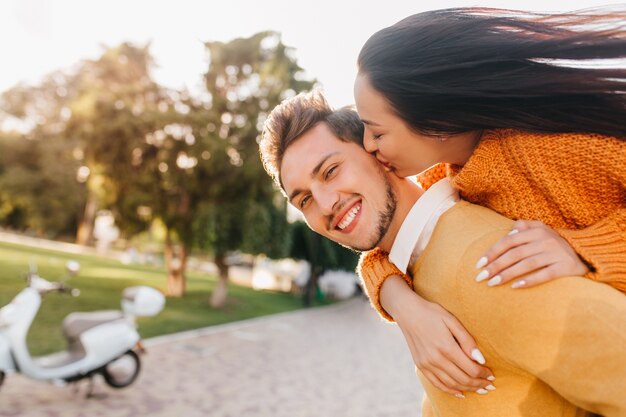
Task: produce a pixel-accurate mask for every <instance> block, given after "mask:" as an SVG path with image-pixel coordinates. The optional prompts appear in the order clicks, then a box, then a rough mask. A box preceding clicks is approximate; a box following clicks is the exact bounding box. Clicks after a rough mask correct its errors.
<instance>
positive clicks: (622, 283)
mask: <svg viewBox="0 0 626 417" xmlns="http://www.w3.org/2000/svg"><path fill="white" fill-rule="evenodd" d="M557 232H558V233H559V234H560V235H561V236H563V238H564V239H565V240H567V241H568V242H569V244H570V245H571V246H572V248H574V250H575V251H576V252H577V253H578V255H579V256H580V257H581V258H582V259H583V260H584V261H585V262H587V264H588V265H590V266H591V267H592V271H591V272H590V273H589V274H588V277H589V278H591V279H593V280H596V281H602V282H605V283H608V284H610V285H612V286H613V287H615V288H617V289H618V290H620V291H622V292H626V208H623V209H619V210H617V211H615V212H613V213H611V214H610V215H609V216H607V217H605V218H603V219H601V220H600V221H598V222H597V223H595V224H592V225H591V226H589V227H586V228H584V229H579V230H567V229H559V230H557Z"/></svg>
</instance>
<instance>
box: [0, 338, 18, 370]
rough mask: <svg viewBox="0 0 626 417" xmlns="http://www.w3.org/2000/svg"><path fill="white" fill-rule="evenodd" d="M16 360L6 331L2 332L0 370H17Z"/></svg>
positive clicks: (0, 339)
mask: <svg viewBox="0 0 626 417" xmlns="http://www.w3.org/2000/svg"><path fill="white" fill-rule="evenodd" d="M15 370H16V369H15V361H13V356H11V344H10V343H9V338H8V337H7V335H6V334H4V332H0V371H3V372H7V371H15Z"/></svg>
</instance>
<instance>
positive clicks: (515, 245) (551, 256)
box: [476, 220, 589, 288]
mask: <svg viewBox="0 0 626 417" xmlns="http://www.w3.org/2000/svg"><path fill="white" fill-rule="evenodd" d="M476 268H477V269H479V270H480V271H479V272H478V275H477V276H476V281H478V282H481V281H485V280H488V281H487V285H489V286H490V287H491V286H495V285H500V284H504V283H507V282H510V281H512V280H515V281H514V282H513V284H512V287H513V288H529V287H533V286H535V285H538V284H542V283H544V282H547V281H550V280H553V279H555V278H559V277H564V276H568V275H585V274H586V273H587V272H589V268H588V267H587V265H586V264H585V263H584V262H583V261H582V260H581V259H580V258H579V257H578V255H577V254H576V252H575V251H574V250H573V249H572V248H571V246H570V245H569V243H568V242H567V241H566V240H565V239H563V238H562V237H561V236H560V235H559V234H558V233H556V232H555V231H554V230H552V229H551V228H550V227H548V226H546V225H545V224H543V223H542V222H539V221H526V220H519V221H517V222H515V224H514V226H513V230H512V231H511V233H509V234H508V235H507V236H505V237H503V238H502V239H500V240H499V241H498V242H497V243H496V244H495V245H493V246H492V247H491V249H489V251H488V252H487V253H486V254H485V256H483V257H482V258H481V259H480V260H479V261H478V263H477V264H476ZM526 274H527V275H526ZM522 275H526V276H525V277H524V278H523V279H518V278H520V277H521V276H522Z"/></svg>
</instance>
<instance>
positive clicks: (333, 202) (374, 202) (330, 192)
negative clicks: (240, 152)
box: [280, 123, 397, 251]
mask: <svg viewBox="0 0 626 417" xmlns="http://www.w3.org/2000/svg"><path fill="white" fill-rule="evenodd" d="M387 175H388V174H386V173H385V172H384V171H383V170H382V168H381V166H380V165H379V164H378V162H377V161H376V158H374V157H373V156H372V155H370V154H368V153H367V152H366V151H365V150H364V149H363V148H362V147H360V146H359V145H357V144H356V143H352V142H343V141H341V140H340V139H338V138H337V137H336V136H335V135H334V133H333V132H332V131H331V130H330V128H329V127H328V126H327V125H326V124H325V123H319V124H318V125H316V126H315V127H314V128H312V129H310V130H309V131H308V132H307V133H305V134H304V135H302V136H301V137H300V138H298V139H296V140H295V141H294V142H293V143H292V144H291V145H290V146H289V147H288V148H287V150H286V151H285V154H284V156H283V160H282V164H281V166H280V176H281V179H282V183H283V187H284V189H285V192H286V193H287V196H288V197H289V201H290V203H291V204H293V205H294V206H295V207H296V208H297V209H298V210H300V211H301V212H302V213H303V214H304V217H305V219H306V222H307V223H308V225H309V227H310V228H311V229H313V230H314V231H316V232H317V233H319V234H321V235H322V236H325V237H327V238H329V239H331V240H334V241H335V242H337V243H339V244H341V245H344V246H347V247H350V248H353V249H356V250H360V251H363V250H370V249H372V248H374V247H376V246H377V245H378V244H379V243H380V241H381V239H383V237H384V236H385V234H386V233H387V231H388V229H389V225H390V224H391V221H392V219H393V217H394V213H395V210H396V204H397V201H396V198H395V194H394V190H393V187H392V183H391V181H390V179H389V178H388V176H387Z"/></svg>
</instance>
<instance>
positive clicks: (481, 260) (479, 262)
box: [476, 256, 489, 269]
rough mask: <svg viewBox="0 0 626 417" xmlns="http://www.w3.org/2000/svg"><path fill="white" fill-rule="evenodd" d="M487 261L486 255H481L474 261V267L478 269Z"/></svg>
mask: <svg viewBox="0 0 626 417" xmlns="http://www.w3.org/2000/svg"><path fill="white" fill-rule="evenodd" d="M488 261H489V259H487V257H486V256H483V257H482V258H480V259H479V260H478V262H476V269H480V268H482V267H483V266H485V265H487V262H488Z"/></svg>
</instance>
